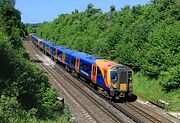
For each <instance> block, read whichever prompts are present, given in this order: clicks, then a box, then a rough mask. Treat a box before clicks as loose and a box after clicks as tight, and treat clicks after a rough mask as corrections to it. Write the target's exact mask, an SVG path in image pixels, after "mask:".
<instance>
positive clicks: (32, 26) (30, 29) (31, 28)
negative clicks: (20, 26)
mask: <svg viewBox="0 0 180 123" xmlns="http://www.w3.org/2000/svg"><path fill="white" fill-rule="evenodd" d="M25 25H26V27H27V31H28V33H36V29H37V28H38V27H39V26H40V25H41V23H35V24H30V23H26V24H25Z"/></svg>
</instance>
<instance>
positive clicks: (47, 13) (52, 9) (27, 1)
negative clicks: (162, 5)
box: [15, 0, 150, 23]
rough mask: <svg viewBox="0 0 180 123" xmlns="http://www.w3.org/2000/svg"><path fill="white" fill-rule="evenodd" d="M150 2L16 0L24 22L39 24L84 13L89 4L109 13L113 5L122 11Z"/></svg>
mask: <svg viewBox="0 0 180 123" xmlns="http://www.w3.org/2000/svg"><path fill="white" fill-rule="evenodd" d="M149 2H150V0H16V6H15V7H16V8H17V9H18V10H20V11H21V13H22V14H21V18H22V22H24V23H39V22H44V21H52V20H54V19H55V18H57V17H58V15H59V14H62V13H71V12H72V11H74V10H75V9H78V10H79V11H84V10H85V9H86V8H87V5H88V4H89V3H92V4H93V5H94V7H95V8H101V9H102V10H103V12H107V11H109V8H110V6H111V5H115V6H116V9H117V10H120V9H121V8H123V7H124V6H125V5H130V6H134V5H138V4H141V5H144V4H147V3H149Z"/></svg>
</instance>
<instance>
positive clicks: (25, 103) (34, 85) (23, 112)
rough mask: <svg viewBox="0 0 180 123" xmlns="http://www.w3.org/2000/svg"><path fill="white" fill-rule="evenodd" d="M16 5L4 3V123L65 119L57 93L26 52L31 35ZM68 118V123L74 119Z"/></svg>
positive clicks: (0, 10) (0, 80)
mask: <svg viewBox="0 0 180 123" xmlns="http://www.w3.org/2000/svg"><path fill="white" fill-rule="evenodd" d="M14 3H15V1H14V0H0V122H3V123H19V122H32V121H33V122H38V121H39V120H46V119H53V118H56V116H59V115H63V111H62V110H61V104H60V102H59V101H58V100H57V99H56V97H57V92H56V91H54V90H53V89H51V87H50V84H49V82H48V78H47V76H45V75H44V73H43V71H42V70H40V69H39V68H37V67H36V66H35V65H34V64H33V63H31V62H30V58H29V56H28V54H27V53H26V52H25V49H24V47H23V42H22V38H24V37H25V35H27V31H26V27H25V25H24V24H23V23H22V22H21V16H20V12H19V11H18V10H16V9H15V8H14ZM65 115H67V114H65ZM67 116H68V117H67ZM67 116H66V117H67V118H66V119H67V120H66V121H67V122H68V121H69V116H70V115H67Z"/></svg>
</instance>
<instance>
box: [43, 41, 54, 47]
mask: <svg viewBox="0 0 180 123" xmlns="http://www.w3.org/2000/svg"><path fill="white" fill-rule="evenodd" d="M43 43H45V44H46V45H49V46H52V45H55V44H54V43H52V42H50V41H47V40H43Z"/></svg>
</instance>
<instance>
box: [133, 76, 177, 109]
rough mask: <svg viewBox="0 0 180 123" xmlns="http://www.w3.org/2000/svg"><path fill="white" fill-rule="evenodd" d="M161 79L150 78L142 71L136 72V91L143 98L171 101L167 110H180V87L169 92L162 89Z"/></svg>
mask: <svg viewBox="0 0 180 123" xmlns="http://www.w3.org/2000/svg"><path fill="white" fill-rule="evenodd" d="M159 81H160V80H156V79H153V80H152V79H149V78H148V77H145V76H144V75H143V74H142V73H136V74H135V75H134V80H133V87H134V93H135V94H136V95H137V96H139V97H141V98H143V99H146V100H151V101H154V102H156V101H158V100H160V99H161V100H165V101H166V102H168V103H169V105H168V107H167V110H169V111H180V89H177V90H176V91H172V92H168V93H167V92H165V91H163V90H162V87H161V85H160V84H159Z"/></svg>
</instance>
